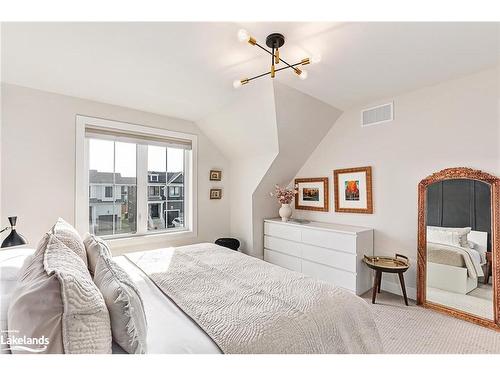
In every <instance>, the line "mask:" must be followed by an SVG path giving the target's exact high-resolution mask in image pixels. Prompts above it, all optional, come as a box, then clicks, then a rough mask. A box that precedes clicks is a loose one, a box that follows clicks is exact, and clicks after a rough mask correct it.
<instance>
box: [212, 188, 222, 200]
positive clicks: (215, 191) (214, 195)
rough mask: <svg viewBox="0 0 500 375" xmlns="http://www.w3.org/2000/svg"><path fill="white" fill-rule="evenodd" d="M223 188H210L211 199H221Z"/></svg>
mask: <svg viewBox="0 0 500 375" xmlns="http://www.w3.org/2000/svg"><path fill="white" fill-rule="evenodd" d="M221 198H222V189H210V199H221Z"/></svg>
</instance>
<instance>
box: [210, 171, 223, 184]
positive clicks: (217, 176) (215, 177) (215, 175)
mask: <svg viewBox="0 0 500 375" xmlns="http://www.w3.org/2000/svg"><path fill="white" fill-rule="evenodd" d="M220 180H222V171H219V170H215V169H213V170H211V171H210V181H220Z"/></svg>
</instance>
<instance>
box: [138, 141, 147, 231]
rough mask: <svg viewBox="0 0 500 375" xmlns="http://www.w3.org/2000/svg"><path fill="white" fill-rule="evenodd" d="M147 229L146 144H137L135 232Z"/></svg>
mask: <svg viewBox="0 0 500 375" xmlns="http://www.w3.org/2000/svg"><path fill="white" fill-rule="evenodd" d="M147 231H148V146H147V145H143V144H138V145H137V233H138V234H146V233H147Z"/></svg>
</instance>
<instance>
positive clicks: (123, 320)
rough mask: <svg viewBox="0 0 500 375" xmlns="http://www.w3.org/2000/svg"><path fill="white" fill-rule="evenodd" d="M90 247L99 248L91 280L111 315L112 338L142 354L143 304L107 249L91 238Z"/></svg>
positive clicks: (128, 278)
mask: <svg viewBox="0 0 500 375" xmlns="http://www.w3.org/2000/svg"><path fill="white" fill-rule="evenodd" d="M92 242H93V247H94V248H96V247H100V251H99V252H98V254H99V255H98V258H97V261H96V267H95V271H94V282H95V284H96V285H97V287H98V288H99V290H100V291H101V293H102V295H103V297H104V300H105V301H106V306H107V307H108V311H109V316H110V318H111V331H112V334H113V339H114V341H115V342H116V343H117V344H118V345H120V346H121V347H122V348H123V350H125V351H126V352H127V353H131V354H144V353H146V334H147V323H146V314H145V313H144V305H143V302H142V299H141V296H140V294H139V291H138V290H137V287H136V285H135V284H134V282H133V281H132V280H131V279H130V277H129V275H128V274H127V273H126V272H125V271H124V270H123V269H122V268H121V267H120V266H119V265H118V264H117V263H116V262H115V261H113V259H111V256H110V253H109V249H108V248H107V246H106V245H105V244H104V242H103V241H102V240H100V239H96V238H93V241H92Z"/></svg>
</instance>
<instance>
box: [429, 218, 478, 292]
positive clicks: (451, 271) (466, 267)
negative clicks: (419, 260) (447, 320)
mask: <svg viewBox="0 0 500 375" xmlns="http://www.w3.org/2000/svg"><path fill="white" fill-rule="evenodd" d="M429 228H430V231H429ZM439 229H441V228H438V227H428V242H427V284H428V286H430V287H433V288H438V289H442V290H446V291H449V292H454V293H460V294H467V293H469V292H470V291H472V290H474V289H475V288H476V287H477V285H478V278H479V277H484V271H483V265H484V264H485V261H486V255H485V252H486V249H487V233H486V232H479V231H470V228H469V231H468V233H467V234H466V240H465V243H464V242H462V243H460V242H459V241H454V242H455V243H452V242H448V241H444V240H442V238H440V237H439V236H436V235H435V234H434V233H432V231H433V230H434V231H435V230H439ZM445 229H449V228H445Z"/></svg>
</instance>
